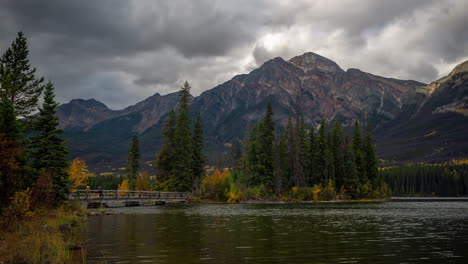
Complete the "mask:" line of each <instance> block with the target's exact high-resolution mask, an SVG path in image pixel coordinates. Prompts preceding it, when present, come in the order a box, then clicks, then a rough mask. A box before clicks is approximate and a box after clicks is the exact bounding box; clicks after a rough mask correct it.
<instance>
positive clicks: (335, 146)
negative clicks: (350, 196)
mask: <svg viewBox="0 0 468 264" xmlns="http://www.w3.org/2000/svg"><path fill="white" fill-rule="evenodd" d="M330 134H331V141H332V142H331V153H332V155H333V162H334V171H335V183H336V187H337V189H338V190H339V189H340V188H341V186H342V185H343V184H344V182H343V178H344V177H345V172H344V157H343V152H344V151H343V150H344V149H343V131H342V129H341V125H340V122H339V121H338V120H336V121H335V123H334V124H333V127H332V129H331V132H330Z"/></svg>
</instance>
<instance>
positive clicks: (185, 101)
mask: <svg viewBox="0 0 468 264" xmlns="http://www.w3.org/2000/svg"><path fill="white" fill-rule="evenodd" d="M190 97H191V95H190V85H189V84H188V82H185V83H184V86H182V87H181V89H180V91H179V108H178V113H177V119H176V126H175V129H174V151H175V155H176V156H177V159H175V160H174V162H173V167H172V169H171V173H170V180H169V186H168V188H169V189H170V190H174V191H179V192H188V191H191V190H192V187H193V170H192V164H193V162H192V158H193V138H192V131H191V127H190V123H191V120H190V117H189V113H190Z"/></svg>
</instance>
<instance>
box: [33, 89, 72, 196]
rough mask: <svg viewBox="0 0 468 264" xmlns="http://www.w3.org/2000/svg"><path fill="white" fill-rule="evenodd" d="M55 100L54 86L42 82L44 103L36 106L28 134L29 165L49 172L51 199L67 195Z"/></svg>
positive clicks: (64, 151)
mask: <svg viewBox="0 0 468 264" xmlns="http://www.w3.org/2000/svg"><path fill="white" fill-rule="evenodd" d="M57 106H58V103H57V102H56V101H55V94H54V86H53V85H52V83H51V82H48V83H47V84H46V86H45V92H44V103H43V105H42V107H41V108H39V115H38V116H37V119H36V121H35V124H34V126H35V131H37V132H38V135H37V136H34V137H32V148H33V150H32V158H33V167H34V168H35V169H36V171H37V175H39V174H41V173H49V174H51V175H52V184H53V190H54V192H55V200H56V201H61V200H65V199H67V194H68V192H69V190H68V172H67V170H68V166H69V161H68V150H67V148H66V146H65V141H64V139H63V137H61V134H62V133H63V130H61V129H57V127H58V125H59V121H58V118H57V117H56V116H55V111H56V107H57Z"/></svg>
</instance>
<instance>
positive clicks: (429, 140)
mask: <svg viewBox="0 0 468 264" xmlns="http://www.w3.org/2000/svg"><path fill="white" fill-rule="evenodd" d="M424 91H425V92H426V95H427V96H426V97H425V98H424V100H423V101H422V102H421V103H420V104H415V105H412V106H411V108H409V109H407V110H406V111H403V112H402V113H400V115H399V116H397V117H396V118H395V119H393V120H392V121H390V122H388V123H386V124H385V125H383V126H382V127H380V128H378V129H376V132H375V134H376V143H377V146H378V147H377V150H378V155H380V156H381V157H384V158H386V159H389V160H396V161H421V160H423V161H430V162H442V161H447V160H450V159H452V158H466V156H467V155H468V139H467V135H468V134H467V133H468V61H466V62H464V63H462V64H460V65H458V66H457V67H456V68H455V69H454V70H453V71H452V72H451V73H450V74H449V75H448V76H445V77H443V78H441V79H440V80H437V81H435V82H433V83H431V84H429V85H427V86H426V87H424Z"/></svg>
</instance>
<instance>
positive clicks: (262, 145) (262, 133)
mask: <svg viewBox="0 0 468 264" xmlns="http://www.w3.org/2000/svg"><path fill="white" fill-rule="evenodd" d="M274 143H275V123H274V122H273V110H272V107H271V103H268V105H267V110H266V113H265V116H264V117H263V119H262V121H260V122H258V123H257V124H255V125H254V126H253V127H252V130H251V132H250V138H249V143H248V150H247V151H248V153H247V166H248V173H249V185H251V186H257V185H260V184H263V185H265V187H266V188H267V189H268V190H273V187H274Z"/></svg>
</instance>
